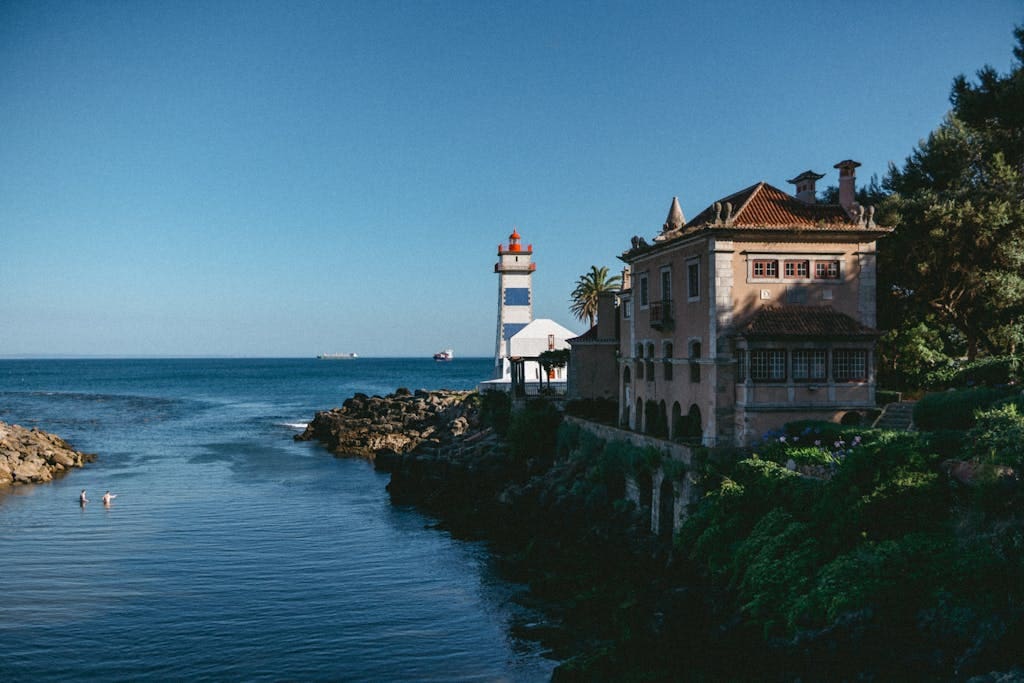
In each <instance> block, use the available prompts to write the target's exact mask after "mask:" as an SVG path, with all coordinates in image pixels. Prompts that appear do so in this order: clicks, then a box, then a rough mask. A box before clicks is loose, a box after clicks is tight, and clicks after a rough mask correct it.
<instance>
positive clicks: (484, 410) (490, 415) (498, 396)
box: [480, 391, 512, 436]
mask: <svg viewBox="0 0 1024 683" xmlns="http://www.w3.org/2000/svg"><path fill="white" fill-rule="evenodd" d="M511 418H512V397H511V396H509V395H508V394H506V393H505V392H504V391H488V392H485V393H484V395H483V397H482V399H481V401H480V421H481V422H482V423H483V424H485V425H487V426H488V427H491V428H492V429H493V430H494V431H495V432H497V433H498V434H499V435H500V436H505V434H507V433H508V425H509V421H510V420H511Z"/></svg>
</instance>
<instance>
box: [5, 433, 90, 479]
mask: <svg viewBox="0 0 1024 683" xmlns="http://www.w3.org/2000/svg"><path fill="white" fill-rule="evenodd" d="M95 459H96V456H95V455H92V454H87V453H80V452H78V451H76V450H74V449H73V448H72V447H71V446H69V445H68V444H67V442H65V441H64V440H63V439H61V438H60V437H59V436H56V435H54V434H49V433H47V432H44V431H41V430H39V429H38V428H32V429H25V428H24V427H19V426H18V425H8V424H5V423H2V422H0V485H7V484H36V483H41V482H47V481H52V480H53V477H54V475H55V474H60V473H63V472H66V471H67V470H69V469H71V468H73V467H81V466H82V465H84V464H85V463H86V462H91V461H92V460H95Z"/></svg>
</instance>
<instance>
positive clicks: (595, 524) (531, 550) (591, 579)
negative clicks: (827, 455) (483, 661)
mask: <svg viewBox="0 0 1024 683" xmlns="http://www.w3.org/2000/svg"><path fill="white" fill-rule="evenodd" d="M481 404H482V400H481V398H480V396H479V395H477V394H474V393H467V392H425V391H417V392H416V393H415V394H410V393H409V392H407V391H405V390H400V391H398V392H396V393H395V394H393V395H389V396H386V397H366V396H355V397H353V398H352V399H349V400H348V401H346V402H345V405H344V406H343V407H342V408H340V409H335V410H330V411H324V412H320V413H317V415H316V417H315V418H314V420H313V422H311V423H310V425H309V427H308V428H307V430H306V432H305V433H303V434H302V435H299V436H297V437H296V439H300V440H310V439H316V440H319V441H321V442H322V443H323V444H324V445H325V446H326V447H327V448H329V449H330V450H331V451H333V452H334V453H336V454H338V455H349V456H352V455H355V456H359V457H365V458H367V459H370V460H372V461H373V462H374V466H375V468H377V469H378V470H382V471H386V472H389V473H390V474H391V480H390V483H389V484H388V487H387V489H388V492H389V494H390V495H391V499H392V501H393V502H394V503H396V504H403V505H415V506H417V507H419V508H420V509H422V510H424V511H425V512H427V513H429V514H431V515H433V516H434V517H436V518H437V519H438V524H437V526H438V527H441V528H445V529H447V530H449V531H450V532H451V533H452V534H453V535H456V536H458V537H461V538H472V539H482V540H486V541H487V542H488V543H489V544H490V546H491V548H492V552H493V554H494V556H495V558H496V561H497V562H498V564H499V566H500V567H501V568H502V570H503V572H504V573H505V574H506V577H507V578H509V579H511V580H513V581H517V582H522V583H525V584H527V585H528V587H529V594H528V595H526V596H524V597H523V599H524V600H527V601H529V605H528V606H529V607H530V608H532V609H540V610H541V611H542V612H543V613H545V614H546V615H547V617H546V618H545V619H543V620H539V621H537V622H535V623H531V624H530V625H529V626H528V627H517V628H516V629H515V632H516V634H517V635H519V636H521V637H524V638H527V639H531V640H535V641H538V642H540V643H542V645H543V646H544V647H546V648H547V649H548V650H549V651H550V652H551V653H552V656H553V657H555V658H556V659H561V660H565V661H566V662H567V664H568V665H567V664H562V665H560V667H559V670H558V671H557V672H556V675H555V679H557V680H587V679H588V678H589V677H590V675H591V674H593V673H594V669H593V668H591V667H588V666H584V669H583V671H581V670H580V668H579V661H580V656H581V655H582V656H583V660H584V661H586V658H587V654H586V653H590V652H594V651H596V650H600V649H601V648H602V647H604V646H605V645H607V644H608V643H610V642H614V641H615V640H617V639H618V638H619V635H620V630H621V629H623V628H642V629H643V630H645V631H648V632H650V633H651V634H652V635H653V636H654V637H656V638H657V637H658V635H659V634H660V632H661V630H662V628H663V624H674V623H675V622H676V619H675V617H674V616H670V617H666V616H665V609H664V608H663V607H664V606H655V603H656V602H657V601H658V600H659V598H660V596H661V595H662V594H663V591H662V588H663V586H664V583H665V577H666V563H667V562H668V561H669V551H670V548H669V546H668V545H667V544H663V543H661V542H659V541H658V540H657V539H656V538H653V537H652V536H651V534H650V533H649V531H648V529H647V525H646V524H645V519H644V517H643V514H642V513H639V512H638V511H637V510H635V509H632V508H630V507H623V506H621V505H616V504H615V501H616V498H617V497H616V496H615V495H614V494H613V493H612V492H610V491H609V489H608V486H607V484H606V482H605V481H603V479H602V478H601V476H600V475H599V474H597V469H596V468H595V463H593V462H589V461H585V460H582V459H573V458H567V457H556V454H555V452H554V443H553V441H550V440H548V441H547V442H545V437H544V436H543V434H542V433H543V432H549V433H552V434H553V429H552V427H551V423H550V420H548V418H549V417H550V415H548V416H545V415H528V416H527V418H526V419H524V420H523V423H524V424H525V429H524V430H523V431H524V432H525V439H526V441H527V442H528V443H529V447H528V448H527V449H525V451H526V454H524V453H522V452H518V451H516V449H514V448H510V447H509V441H508V440H507V439H505V438H502V437H500V436H499V435H498V434H497V433H496V431H495V428H494V427H493V426H492V425H491V424H490V422H492V421H491V420H489V419H488V418H487V416H485V415H484V413H486V408H485V407H484V406H482V405H481ZM546 420H548V422H547V427H544V426H543V425H544V424H545V421H546ZM556 420H560V416H558V415H557V413H556ZM555 426H557V422H556V423H555ZM514 428H515V427H513V429H514ZM549 435H551V434H549ZM674 601H675V602H674V603H673V605H672V606H670V609H671V611H672V612H673V614H676V613H680V610H683V611H685V612H686V613H687V614H689V615H692V614H693V610H692V609H691V607H692V605H691V604H690V603H691V596H690V595H689V594H687V596H684V598H682V599H679V598H678V596H677V597H676V598H675V599H674ZM675 603H678V604H675ZM684 603H685V605H684ZM624 604H625V605H627V607H625V608H623V605H624ZM677 608H678V609H677ZM659 610H660V611H659ZM653 613H659V614H660V615H661V616H660V617H659V619H660V621H659V622H658V623H657V624H654V625H651V624H650V623H649V622H650V621H651V619H650V615H651V614H653ZM573 658H576V659H573ZM624 666H625V668H626V669H628V668H630V665H629V664H625V665H624Z"/></svg>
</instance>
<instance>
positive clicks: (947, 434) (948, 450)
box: [927, 429, 967, 459]
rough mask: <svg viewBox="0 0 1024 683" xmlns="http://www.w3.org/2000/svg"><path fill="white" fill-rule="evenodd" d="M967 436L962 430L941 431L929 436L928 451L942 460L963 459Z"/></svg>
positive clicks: (931, 433)
mask: <svg viewBox="0 0 1024 683" xmlns="http://www.w3.org/2000/svg"><path fill="white" fill-rule="evenodd" d="M966 439H967V434H966V432H964V431H963V430H962V429H940V430H937V431H934V432H930V433H929V434H928V436H927V440H928V441H927V443H928V446H927V447H928V449H929V450H931V451H932V452H933V453H935V454H936V455H938V456H939V457H940V458H943V459H946V458H962V457H963V454H964V447H965V444H966Z"/></svg>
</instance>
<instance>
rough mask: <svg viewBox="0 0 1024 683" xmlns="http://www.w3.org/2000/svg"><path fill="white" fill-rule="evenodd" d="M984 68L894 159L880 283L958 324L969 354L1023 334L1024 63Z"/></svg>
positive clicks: (913, 306)
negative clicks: (898, 163) (1004, 69)
mask: <svg viewBox="0 0 1024 683" xmlns="http://www.w3.org/2000/svg"><path fill="white" fill-rule="evenodd" d="M1016 35H1017V38H1018V40H1019V41H1020V42H1021V47H1019V48H1018V49H1017V50H1015V54H1016V55H1017V57H1018V60H1020V59H1021V58H1022V57H1024V31H1022V30H1021V29H1017V31H1016ZM979 78H980V79H981V82H980V84H979V85H977V86H974V85H972V84H970V83H968V82H967V80H966V79H965V78H964V77H963V76H960V77H959V78H957V79H956V80H955V81H954V86H953V93H952V95H951V101H952V103H953V105H954V107H953V110H952V111H951V112H950V114H949V115H948V116H947V117H946V119H945V121H943V123H942V124H941V125H940V126H939V128H938V129H936V130H935V131H934V132H932V133H931V134H930V135H929V136H928V138H927V140H924V141H922V142H921V143H919V145H918V147H917V148H916V149H915V150H914V152H913V153H912V154H911V156H910V157H908V158H907V160H906V163H905V165H904V167H903V168H902V169H899V168H896V167H895V166H894V165H891V166H890V168H889V174H888V176H887V177H886V179H885V182H884V187H885V189H887V190H888V191H890V192H891V193H892V194H891V195H890V196H889V197H888V198H887V199H885V200H884V202H883V209H884V212H885V213H886V214H888V215H889V216H891V217H893V219H894V224H895V226H896V232H895V234H894V235H893V236H892V237H890V238H889V239H888V240H887V242H888V244H886V245H885V248H884V250H883V255H882V258H881V259H880V271H881V272H880V275H881V284H882V285H883V288H885V289H883V291H886V290H887V291H889V292H890V293H893V294H894V295H895V298H896V299H898V300H900V301H899V306H902V307H903V308H904V309H905V310H906V311H907V312H910V313H911V317H912V318H914V319H916V321H921V320H923V319H925V318H926V317H927V316H928V315H929V314H933V315H934V317H935V319H936V321H937V322H938V323H939V324H940V325H949V326H951V327H953V328H955V329H956V330H957V331H958V332H959V333H960V334H962V335H963V338H964V339H965V341H966V353H967V356H968V358H969V359H971V360H973V359H974V358H975V357H977V356H978V355H979V354H987V355H998V354H1003V353H1013V352H1014V351H1015V349H1016V348H1017V347H1018V346H1019V345H1020V344H1021V343H1022V342H1024V173H1022V167H1021V161H1024V150H1022V149H1021V147H1020V144H1019V143H1020V141H1021V140H1024V115H1022V114H1021V109H1018V108H1017V107H1018V104H1019V100H1020V98H1021V93H1022V92H1024V86H1022V80H1024V65H1022V63H1020V61H1018V64H1017V65H1016V66H1015V68H1014V70H1013V72H1012V73H1011V74H1009V75H1007V76H1005V77H1000V76H998V75H997V74H996V73H995V71H994V70H992V69H991V67H986V68H985V69H983V70H982V71H980V72H979ZM883 301H886V300H885V299H883ZM890 303H891V302H890ZM883 305H887V304H885V303H883ZM904 320H908V319H907V318H904ZM908 322H909V320H908Z"/></svg>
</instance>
